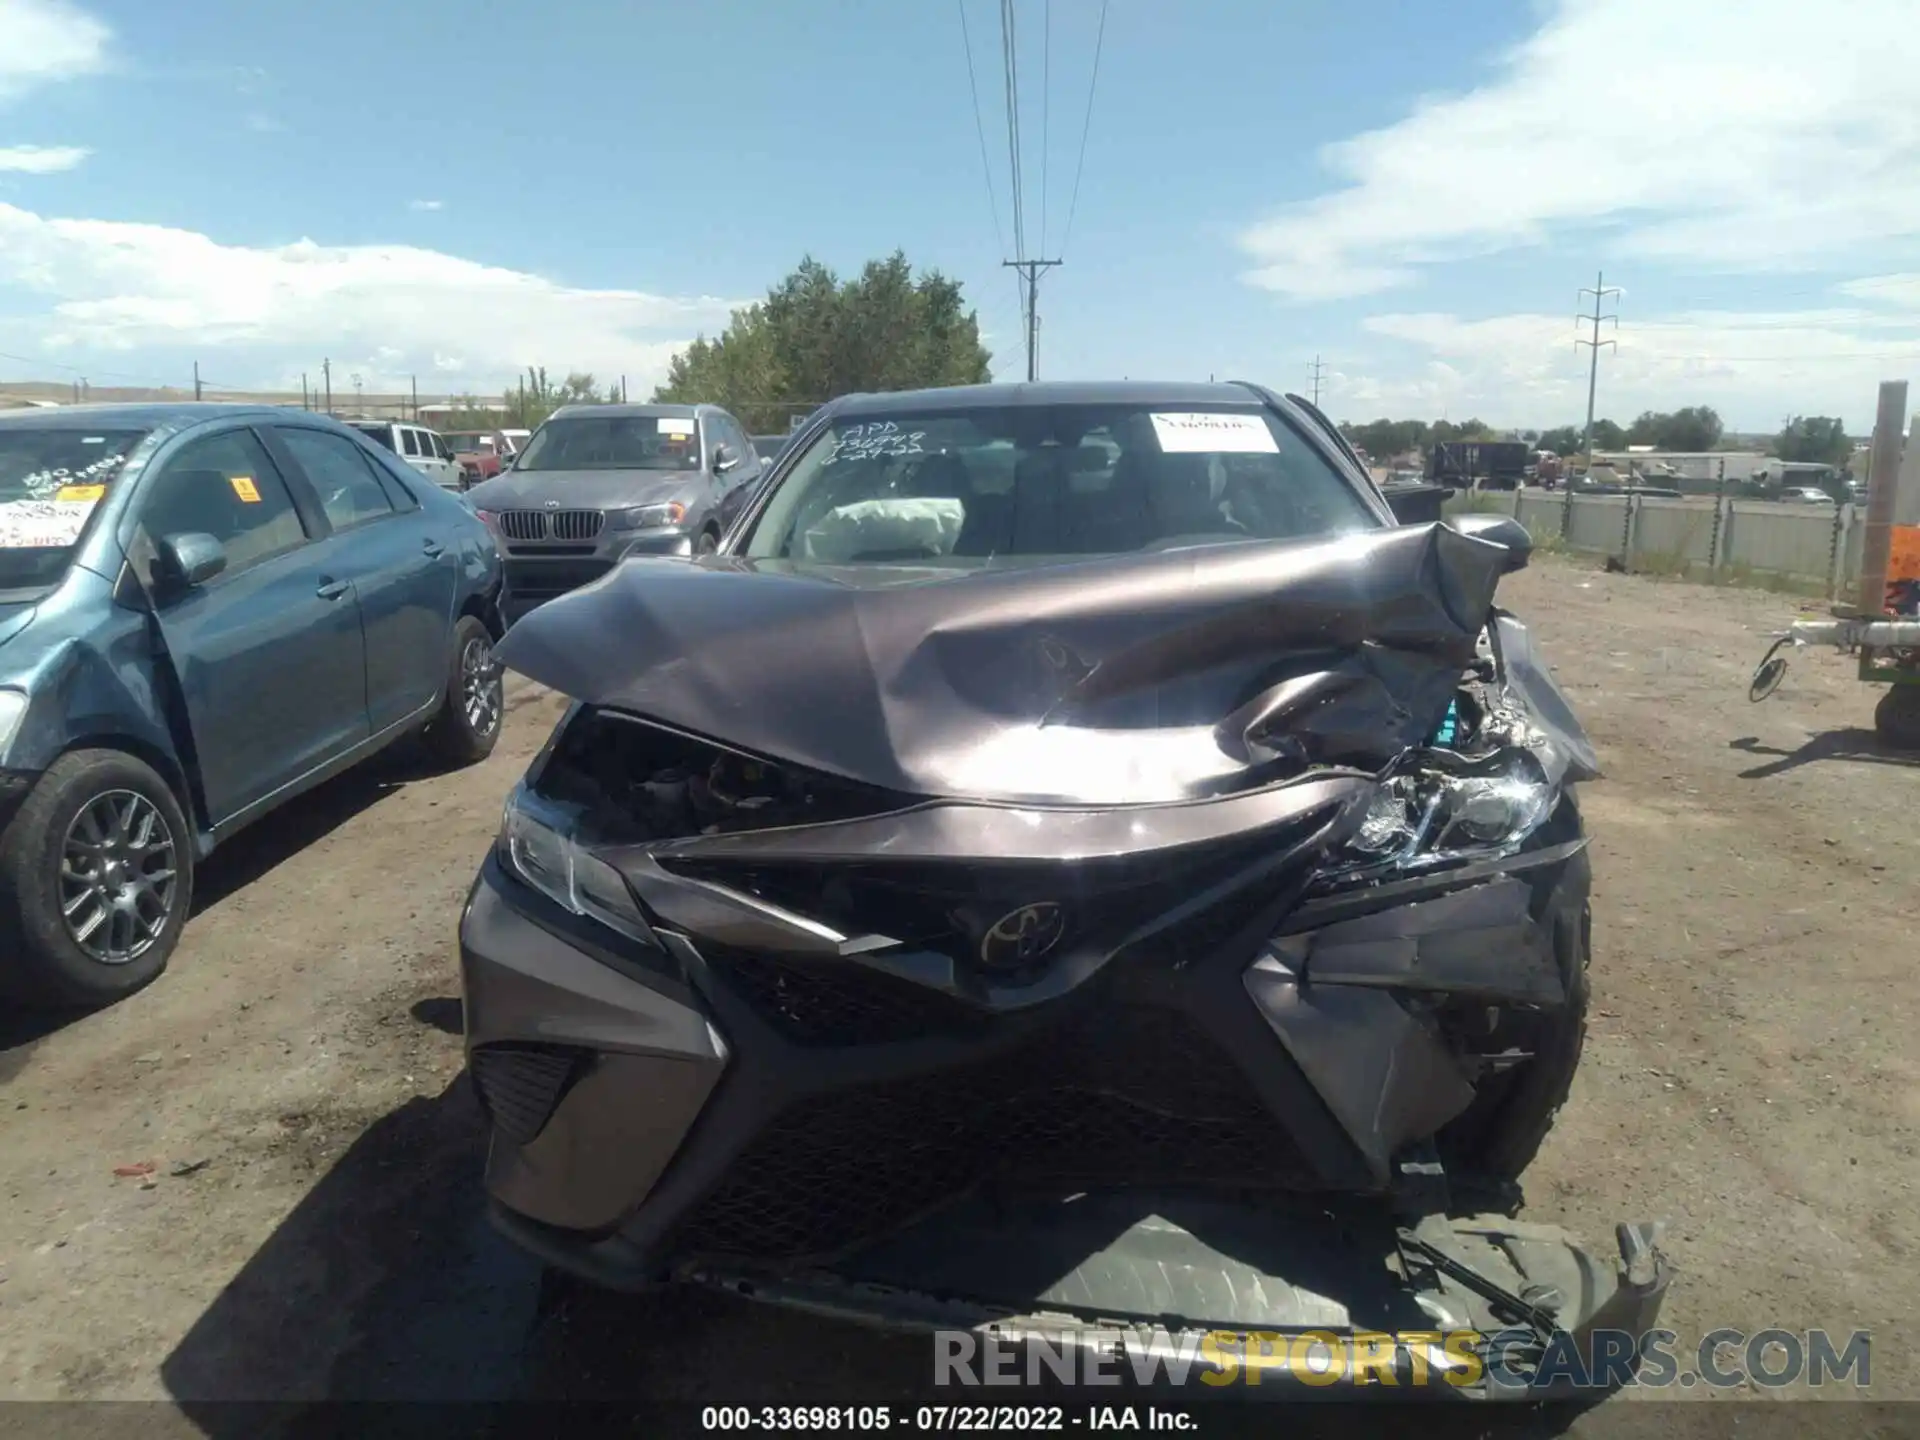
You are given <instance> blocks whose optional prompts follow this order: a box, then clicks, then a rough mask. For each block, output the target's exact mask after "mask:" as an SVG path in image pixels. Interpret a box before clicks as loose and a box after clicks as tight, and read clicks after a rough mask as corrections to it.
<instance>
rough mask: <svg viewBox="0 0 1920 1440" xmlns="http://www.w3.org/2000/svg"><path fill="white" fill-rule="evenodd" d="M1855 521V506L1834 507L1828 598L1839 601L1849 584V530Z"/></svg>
mask: <svg viewBox="0 0 1920 1440" xmlns="http://www.w3.org/2000/svg"><path fill="white" fill-rule="evenodd" d="M1852 521H1853V506H1852V505H1851V504H1847V505H1836V506H1834V507H1833V534H1832V535H1831V536H1830V537H1829V538H1828V540H1827V598H1828V599H1829V600H1838V599H1839V598H1840V591H1841V588H1842V587H1843V586H1844V585H1845V584H1846V583H1847V577H1846V568H1847V565H1846V555H1847V545H1846V540H1847V529H1848V527H1849V526H1850V525H1851V524H1852Z"/></svg>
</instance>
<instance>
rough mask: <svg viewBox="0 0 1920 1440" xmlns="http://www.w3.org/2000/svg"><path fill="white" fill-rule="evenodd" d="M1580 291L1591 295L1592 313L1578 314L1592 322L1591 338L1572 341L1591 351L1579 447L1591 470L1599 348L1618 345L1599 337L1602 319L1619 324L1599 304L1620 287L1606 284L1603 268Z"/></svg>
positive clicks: (1598, 381) (1614, 293)
mask: <svg viewBox="0 0 1920 1440" xmlns="http://www.w3.org/2000/svg"><path fill="white" fill-rule="evenodd" d="M1580 293H1581V294H1582V295H1591V296H1593V313H1592V314H1591V315H1589V314H1587V313H1586V312H1585V311H1582V312H1581V314H1580V316H1579V318H1580V319H1582V320H1590V321H1592V322H1593V338H1592V339H1591V340H1575V341H1574V342H1573V343H1574V347H1575V348H1576V349H1577V348H1578V347H1580V346H1582V345H1585V346H1587V347H1588V348H1590V349H1591V350H1592V351H1593V358H1592V361H1591V363H1590V364H1589V365H1588V367H1587V431H1586V435H1585V436H1584V437H1583V440H1582V443H1581V448H1582V449H1583V450H1585V451H1586V452H1587V469H1589V470H1591V469H1593V397H1594V394H1595V392H1596V391H1597V390H1598V388H1599V385H1600V348H1601V346H1603V345H1612V346H1614V347H1616V348H1618V345H1619V342H1618V341H1617V340H1602V339H1601V338H1600V322H1601V321H1602V320H1608V321H1611V322H1612V323H1613V325H1614V327H1615V328H1616V329H1617V328H1618V327H1619V324H1620V316H1619V315H1618V314H1617V313H1616V314H1612V315H1604V314H1602V313H1601V304H1602V302H1603V301H1605V300H1606V298H1607V297H1608V296H1609V295H1618V294H1619V293H1620V287H1619V286H1617V285H1614V286H1609V285H1608V284H1607V275H1606V272H1605V271H1604V270H1603V271H1601V272H1600V273H1599V274H1598V275H1597V276H1596V277H1595V279H1594V282H1593V288H1592V289H1591V290H1587V289H1582V290H1581V292H1580Z"/></svg>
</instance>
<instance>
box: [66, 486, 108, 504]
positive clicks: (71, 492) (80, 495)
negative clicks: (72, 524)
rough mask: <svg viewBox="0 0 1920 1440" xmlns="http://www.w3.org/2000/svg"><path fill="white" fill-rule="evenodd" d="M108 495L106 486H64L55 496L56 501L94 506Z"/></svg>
mask: <svg viewBox="0 0 1920 1440" xmlns="http://www.w3.org/2000/svg"><path fill="white" fill-rule="evenodd" d="M106 493H107V487H106V486H104V485H62V486H61V487H60V489H59V491H58V492H57V493H56V494H55V495H54V497H53V498H54V499H56V500H77V501H80V502H81V503H83V504H89V505H90V504H92V503H93V502H94V501H96V500H98V499H99V498H100V497H101V496H102V495H104V494H106Z"/></svg>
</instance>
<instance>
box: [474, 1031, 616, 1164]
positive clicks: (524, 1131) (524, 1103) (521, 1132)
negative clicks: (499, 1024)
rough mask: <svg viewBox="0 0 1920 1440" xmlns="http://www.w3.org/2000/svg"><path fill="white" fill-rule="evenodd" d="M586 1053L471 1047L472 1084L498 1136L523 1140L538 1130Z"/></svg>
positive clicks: (528, 1047)
mask: <svg viewBox="0 0 1920 1440" xmlns="http://www.w3.org/2000/svg"><path fill="white" fill-rule="evenodd" d="M586 1058H587V1057H586V1056H585V1055H584V1054H583V1053H582V1052H581V1051H578V1050H566V1049H561V1048H559V1047H557V1046H555V1047H547V1046H533V1045H485V1046H482V1047H481V1048H480V1049H478V1050H476V1051H474V1052H473V1059H472V1062H471V1066H472V1070H473V1083H474V1088H475V1089H476V1090H477V1091H478V1092H479V1095H480V1103H481V1104H482V1105H483V1106H485V1107H486V1111H487V1115H488V1118H489V1119H491V1120H492V1121H493V1126H494V1129H495V1130H497V1131H498V1132H499V1134H500V1137H501V1138H502V1139H503V1140H506V1141H509V1142H510V1143H512V1144H515V1145H525V1144H527V1143H528V1142H530V1141H531V1140H533V1139H534V1137H535V1136H537V1135H539V1133H540V1132H541V1131H542V1130H543V1129H545V1128H546V1124H547V1121H548V1120H549V1119H550V1118H552V1115H553V1111H554V1107H555V1106H557V1105H558V1104H559V1103H560V1098H561V1097H562V1096H563V1095H565V1094H566V1093H567V1088H568V1086H570V1085H571V1084H572V1083H573V1082H574V1080H576V1079H577V1078H579V1075H580V1073H581V1070H582V1068H583V1066H584V1064H585V1062H586Z"/></svg>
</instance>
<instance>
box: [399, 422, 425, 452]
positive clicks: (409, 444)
mask: <svg viewBox="0 0 1920 1440" xmlns="http://www.w3.org/2000/svg"><path fill="white" fill-rule="evenodd" d="M400 445H401V449H402V451H403V452H404V453H405V454H407V455H418V454H419V453H420V441H419V438H418V436H417V434H416V432H414V431H412V430H409V429H407V428H406V427H405V426H404V425H403V426H401V427H400Z"/></svg>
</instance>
